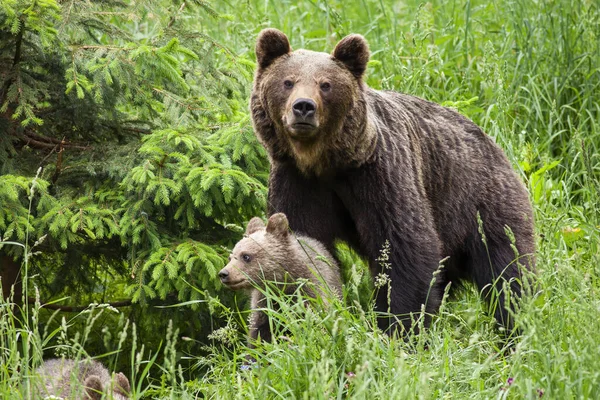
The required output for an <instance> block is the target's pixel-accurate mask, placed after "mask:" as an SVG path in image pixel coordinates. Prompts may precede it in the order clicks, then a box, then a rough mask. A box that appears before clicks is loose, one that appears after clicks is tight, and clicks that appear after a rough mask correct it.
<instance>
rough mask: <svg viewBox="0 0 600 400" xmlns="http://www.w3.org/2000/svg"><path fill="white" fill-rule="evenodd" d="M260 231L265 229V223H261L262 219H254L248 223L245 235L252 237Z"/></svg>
mask: <svg viewBox="0 0 600 400" xmlns="http://www.w3.org/2000/svg"><path fill="white" fill-rule="evenodd" d="M261 229H265V223H264V222H262V219H260V218H258V217H254V218H252V219H251V220H250V222H248V226H246V235H252V234H253V233H254V232H256V231H259V230H261Z"/></svg>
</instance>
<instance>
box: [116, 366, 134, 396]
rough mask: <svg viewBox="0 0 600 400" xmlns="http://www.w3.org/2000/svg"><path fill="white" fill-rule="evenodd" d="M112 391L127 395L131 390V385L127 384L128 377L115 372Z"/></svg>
mask: <svg viewBox="0 0 600 400" xmlns="http://www.w3.org/2000/svg"><path fill="white" fill-rule="evenodd" d="M114 392H115V393H118V394H120V395H123V396H128V395H129V392H131V385H129V379H127V377H126V376H125V375H124V374H123V373H122V372H119V373H118V374H115V379H114Z"/></svg>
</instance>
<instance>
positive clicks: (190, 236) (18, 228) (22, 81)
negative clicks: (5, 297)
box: [0, 0, 268, 304]
mask: <svg viewBox="0 0 600 400" xmlns="http://www.w3.org/2000/svg"><path fill="white" fill-rule="evenodd" d="M223 18H227V16H223V15H220V14H219V13H218V12H217V11H216V10H215V9H214V8H212V7H211V6H210V4H209V3H207V2H205V1H200V0H196V1H191V2H182V3H173V2H169V1H165V0H150V1H145V2H134V1H107V2H106V1H105V2H87V1H82V0H73V1H70V2H58V1H54V0H42V1H39V0H38V1H32V0H11V1H8V2H6V1H5V2H2V4H1V5H0V71H1V72H0V129H2V133H1V135H0V173H1V174H2V175H0V204H1V207H0V237H1V239H2V241H4V242H8V241H19V242H24V241H25V240H26V237H27V235H26V232H27V231H28V232H29V240H30V241H31V242H32V243H33V242H34V241H36V240H38V239H39V238H40V237H42V236H43V235H47V239H46V240H45V242H44V243H43V245H41V246H40V247H39V251H40V252H41V253H42V254H43V256H38V257H34V258H33V259H32V260H31V262H32V268H33V272H34V273H38V274H39V276H40V278H39V279H37V280H35V279H34V280H33V283H34V284H37V285H41V286H42V289H43V291H42V293H43V295H45V296H48V297H52V296H57V295H59V294H65V295H70V296H72V297H73V298H74V299H89V296H88V295H87V293H90V289H92V288H94V290H95V291H98V288H100V292H102V293H103V298H104V296H105V295H106V294H107V293H108V294H111V293H112V294H114V287H121V288H124V291H123V292H121V293H120V295H119V297H124V296H129V297H130V298H131V299H132V300H133V301H134V302H141V303H142V304H145V302H146V301H147V300H149V299H153V298H160V299H166V298H172V297H173V296H174V297H176V298H177V299H178V300H180V301H189V300H194V299H198V296H199V294H198V293H199V292H198V291H197V290H194V288H202V289H208V290H210V291H214V290H215V288H218V287H220V285H219V283H218V279H217V272H218V271H219V269H220V268H221V267H222V266H223V264H224V259H225V256H226V254H227V253H228V249H229V248H230V247H231V246H232V244H233V243H235V241H237V240H238V239H239V237H240V232H241V226H242V225H243V224H244V223H245V222H246V221H247V220H249V219H250V218H251V217H253V216H256V215H261V213H263V212H264V211H263V210H264V209H265V192H266V189H265V186H266V180H267V175H268V163H267V160H266V156H265V154H264V151H263V150H262V147H261V146H260V145H259V144H258V143H257V142H256V140H255V138H254V135H253V134H252V131H251V122H250V119H249V117H248V113H247V103H246V101H247V100H246V99H247V95H248V92H247V91H248V88H249V86H250V84H249V83H250V81H251V77H252V69H253V67H254V64H253V63H252V62H251V61H250V60H249V58H246V56H245V55H239V54H234V53H233V52H232V51H231V50H230V49H228V48H227V46H226V45H225V44H223V43H220V42H219V41H216V40H214V39H213V38H212V37H211V36H210V33H209V32H206V31H205V30H204V29H203V25H204V24H205V23H210V24H218V23H219V20H222V19H223ZM39 167H41V173H40V174H39V176H38V177H37V178H36V171H37V170H38V168H39ZM34 181H35V188H34V189H33V190H32V184H33V182H34ZM31 194H32V195H31ZM30 244H31V243H30ZM0 252H2V253H4V254H8V255H10V256H12V257H14V258H19V257H22V255H23V254H22V248H21V247H18V246H11V245H9V244H6V243H4V244H0ZM98 266H101V268H102V269H104V270H105V271H110V274H111V276H112V278H111V279H110V280H109V281H108V282H107V281H106V280H103V281H102V282H100V280H101V278H100V276H99V275H95V274H96V272H95V271H97V268H98ZM102 279H104V278H102ZM98 285H100V286H98ZM75 288H77V290H79V292H78V293H74V292H73V291H74V290H76V289H75ZM111 288H113V289H111Z"/></svg>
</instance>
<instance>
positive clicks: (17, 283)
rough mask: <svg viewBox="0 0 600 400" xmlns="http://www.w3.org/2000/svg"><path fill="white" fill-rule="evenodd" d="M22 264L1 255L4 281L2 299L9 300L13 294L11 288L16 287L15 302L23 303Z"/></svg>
mask: <svg viewBox="0 0 600 400" xmlns="http://www.w3.org/2000/svg"><path fill="white" fill-rule="evenodd" d="M20 271H21V264H19V263H18V262H16V261H15V260H13V258H12V257H10V256H7V255H5V254H2V253H0V279H1V280H2V297H3V298H4V300H6V299H8V298H9V296H10V293H11V287H13V286H14V291H15V294H14V297H13V302H14V303H16V304H20V303H21V297H22V294H23V288H22V286H21V276H20Z"/></svg>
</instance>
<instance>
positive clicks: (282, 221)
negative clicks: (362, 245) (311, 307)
mask: <svg viewBox="0 0 600 400" xmlns="http://www.w3.org/2000/svg"><path fill="white" fill-rule="evenodd" d="M244 236H245V237H244V238H243V239H242V240H240V241H239V242H238V243H237V244H236V245H235V247H234V248H233V251H232V253H231V255H230V256H229V263H228V264H227V265H226V266H225V267H224V268H223V269H222V270H221V271H220V272H219V278H220V279H221V282H222V283H223V284H224V285H226V286H227V287H229V288H230V289H233V290H239V289H249V290H251V309H252V310H253V312H252V314H251V316H250V327H249V336H250V345H251V346H253V343H254V341H255V340H256V339H257V337H259V336H260V337H261V340H266V341H270V340H271V339H272V338H271V331H270V328H269V321H268V318H267V315H266V314H265V313H264V312H262V311H260V308H265V307H266V306H267V304H266V301H265V295H264V291H263V289H265V288H266V285H267V284H272V285H274V286H276V287H278V288H280V289H281V290H283V292H284V293H287V294H291V293H294V292H295V291H296V290H297V289H298V285H299V284H301V285H302V290H303V291H304V292H305V294H306V295H308V296H312V297H314V296H315V295H317V294H318V295H322V296H332V295H333V296H336V297H338V298H340V297H341V294H342V283H341V278H340V272H339V269H338V266H337V264H336V262H335V260H334V259H333V257H332V256H331V254H330V253H329V252H328V251H327V250H326V249H325V247H324V246H323V245H322V244H321V243H319V242H318V241H316V240H314V239H312V238H309V237H303V236H298V237H296V236H294V235H293V234H292V233H291V232H290V231H289V224H288V220H287V218H286V216H285V215H284V214H274V215H272V216H271V217H270V218H269V220H268V222H267V225H266V226H265V224H264V223H263V221H262V220H261V219H260V218H258V217H255V218H253V219H251V220H250V222H249V223H248V226H247V228H246V234H245V235H244ZM299 280H306V281H307V282H310V284H306V283H300V282H299ZM259 288H260V289H259ZM325 299H327V297H325Z"/></svg>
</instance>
